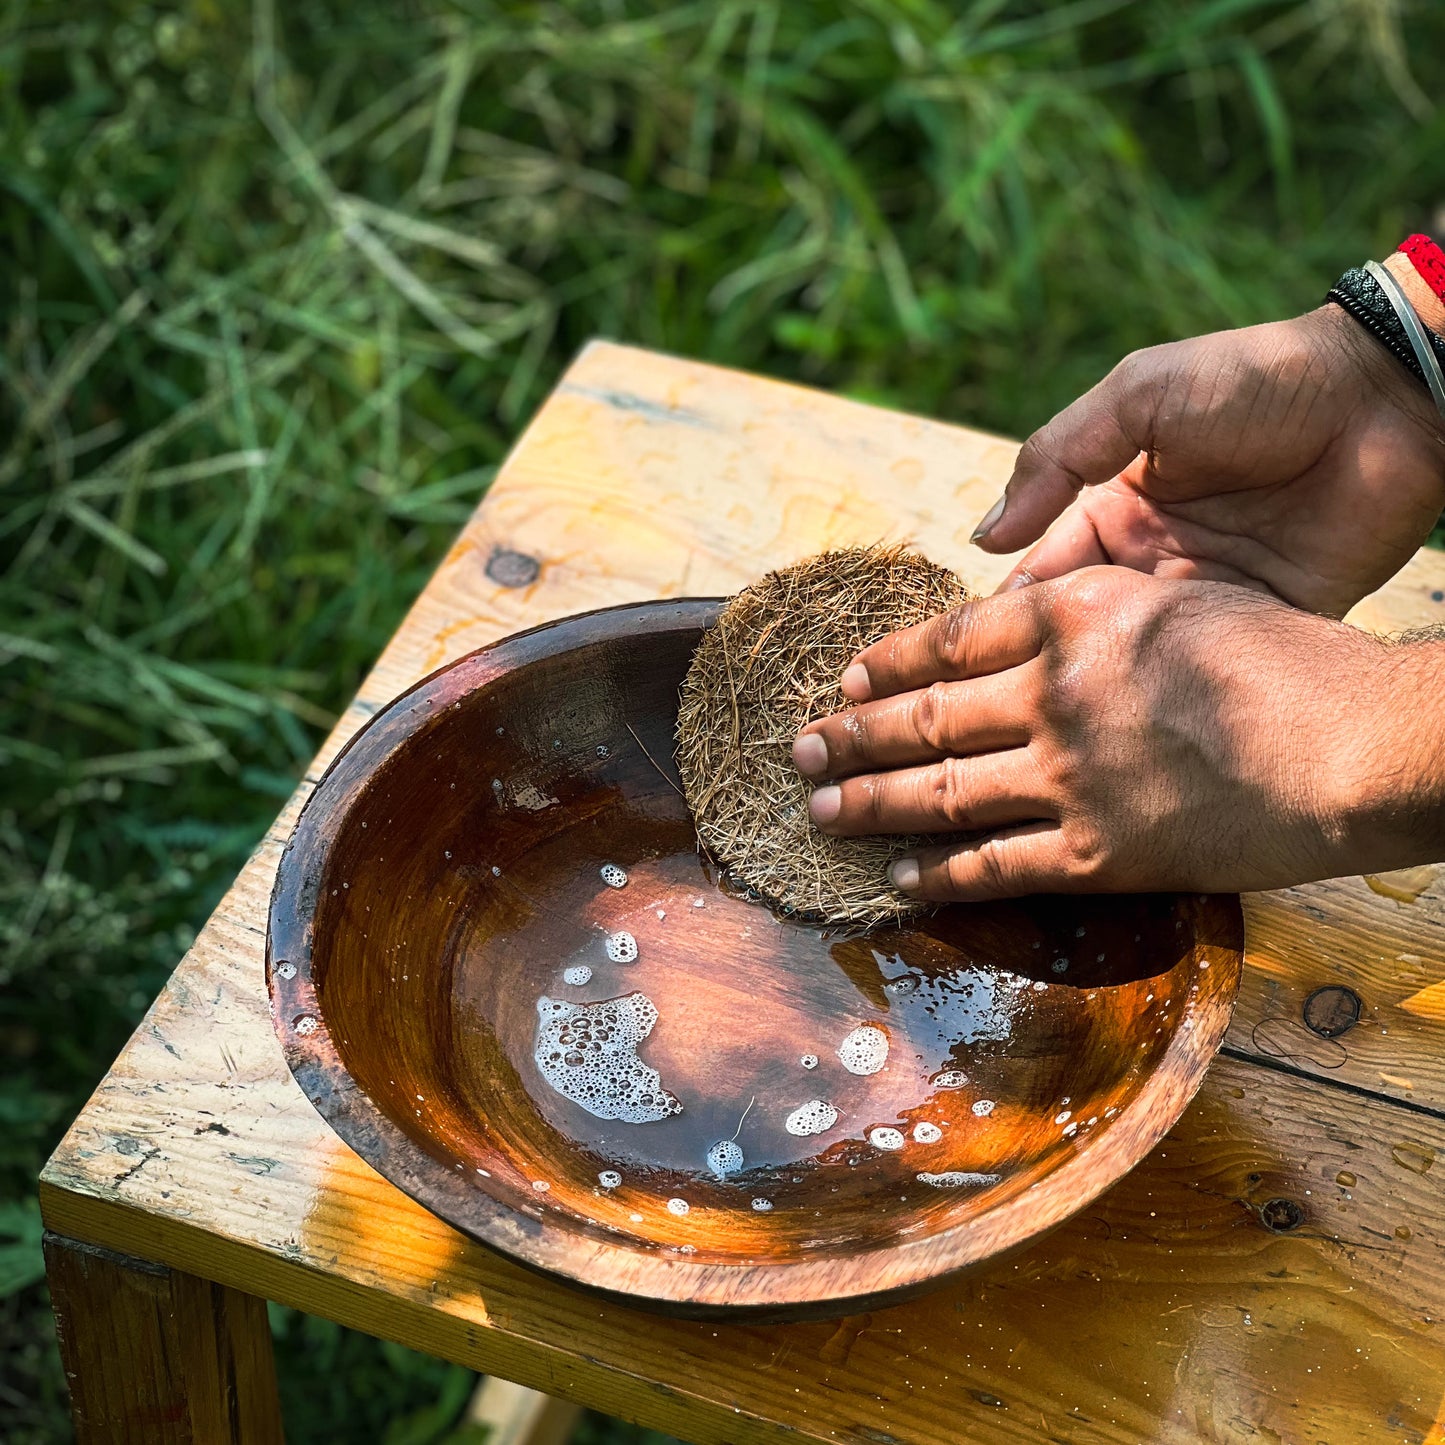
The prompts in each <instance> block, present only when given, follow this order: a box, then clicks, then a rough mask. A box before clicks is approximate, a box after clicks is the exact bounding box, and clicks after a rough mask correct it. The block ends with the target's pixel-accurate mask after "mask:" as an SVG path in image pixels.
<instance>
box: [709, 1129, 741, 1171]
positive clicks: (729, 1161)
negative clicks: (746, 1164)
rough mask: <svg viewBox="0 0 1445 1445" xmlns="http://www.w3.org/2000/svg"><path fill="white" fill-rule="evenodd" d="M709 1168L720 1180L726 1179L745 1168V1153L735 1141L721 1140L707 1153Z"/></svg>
mask: <svg viewBox="0 0 1445 1445" xmlns="http://www.w3.org/2000/svg"><path fill="white" fill-rule="evenodd" d="M707 1167H708V1168H709V1169H711V1170H712V1172H713V1173H714V1174H716V1175H717V1176H718V1178H719V1179H725V1178H726V1177H727V1176H728V1175H729V1174H736V1173H737V1172H738V1170H739V1169H741V1168H742V1167H743V1151H742V1149H741V1148H740V1147H739V1145H738V1144H737V1143H736V1142H735V1141H734V1140H732V1139H719V1140H718V1141H717V1143H716V1144H714V1145H713V1146H712V1148H711V1149H709V1150H708V1151H707Z"/></svg>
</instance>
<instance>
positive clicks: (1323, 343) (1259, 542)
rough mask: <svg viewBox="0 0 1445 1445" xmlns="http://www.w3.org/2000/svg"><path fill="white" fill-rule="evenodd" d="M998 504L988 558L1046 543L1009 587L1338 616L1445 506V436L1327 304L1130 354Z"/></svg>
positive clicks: (1399, 561)
mask: <svg viewBox="0 0 1445 1445" xmlns="http://www.w3.org/2000/svg"><path fill="white" fill-rule="evenodd" d="M1392 269H1393V268H1392ZM1406 269H1407V270H1408V265H1407V266H1406ZM1401 279H1402V281H1403V280H1404V279H1405V278H1403V277H1401ZM1410 284H1412V285H1416V286H1418V285H1419V283H1418V282H1411V283H1410ZM1425 296H1426V297H1427V299H1428V301H1429V302H1430V303H1432V304H1434V305H1435V306H1437V307H1438V306H1439V303H1438V302H1437V301H1435V298H1434V297H1433V296H1431V295H1430V294H1429V292H1428V290H1426V292H1425ZM1422 304H1423V303H1422ZM1430 319H1431V320H1432V321H1434V320H1435V319H1436V318H1435V317H1434V316H1433V315H1432V316H1431V317H1430ZM1001 503H1003V504H1004V507H1003V511H1002V513H1001V514H1000V515H999V516H998V517H997V518H995V519H993V520H992V522H991V523H990V520H989V518H985V521H984V524H983V525H982V526H981V527H980V529H979V532H978V533H977V534H975V540H976V541H977V542H978V545H979V546H980V547H983V548H984V549H985V550H987V551H990V552H1011V551H1014V550H1016V549H1017V548H1019V547H1023V546H1026V545H1027V544H1028V543H1031V542H1037V543H1038V544H1037V545H1036V546H1035V547H1034V548H1033V549H1032V550H1031V551H1030V552H1029V553H1028V554H1027V556H1025V557H1024V558H1023V560H1022V561H1021V562H1019V563H1018V565H1017V566H1016V567H1015V568H1014V570H1013V572H1012V573H1011V574H1010V575H1009V577H1008V579H1007V580H1006V581H1005V583H1004V590H1007V589H1010V588H1014V587H1019V586H1023V585H1026V584H1028V583H1030V582H1035V581H1044V580H1046V579H1048V578H1053V577H1061V576H1063V575H1064V574H1065V573H1068V572H1072V571H1076V570H1078V569H1079V568H1081V567H1088V566H1093V565H1097V564H1102V563H1115V564H1118V565H1121V566H1125V567H1130V568H1133V569H1134V570H1136V571H1139V572H1149V573H1153V574H1155V575H1158V576H1163V577H1194V578H1208V579H1213V580H1217V581H1222V582H1233V583H1236V584H1238V585H1240V586H1245V587H1251V588H1255V589H1258V590H1263V591H1268V592H1271V593H1273V594H1274V595H1275V596H1277V597H1280V598H1282V599H1283V600H1285V601H1286V602H1290V603H1293V604H1294V605H1295V606H1297V607H1303V608H1306V609H1308V610H1309V611H1312V612H1322V613H1325V614H1328V615H1330V616H1342V615H1343V614H1344V613H1345V611H1346V610H1347V609H1348V608H1349V607H1351V606H1352V605H1353V604H1354V603H1355V602H1357V601H1359V599H1360V598H1361V597H1363V596H1365V595H1366V594H1367V593H1369V592H1372V591H1374V590H1375V588H1377V587H1379V586H1380V585H1381V584H1382V583H1384V582H1385V581H1386V580H1387V579H1388V578H1390V577H1391V576H1392V575H1393V574H1394V573H1395V572H1397V571H1398V570H1399V569H1400V567H1402V566H1403V565H1404V564H1405V562H1406V561H1407V560H1408V559H1409V557H1410V555H1411V554H1412V553H1413V552H1414V550H1415V548H1416V547H1418V546H1419V545H1420V544H1421V542H1423V541H1424V540H1425V538H1426V537H1427V536H1428V535H1429V532H1430V529H1431V527H1432V526H1433V525H1434V524H1435V521H1436V519H1437V518H1438V517H1439V515H1440V512H1441V509H1442V507H1445V435H1442V431H1441V420H1440V418H1439V416H1438V415H1437V414H1436V412H1435V410H1434V407H1433V405H1432V403H1431V401H1430V398H1429V395H1428V394H1427V393H1426V392H1425V390H1424V388H1422V387H1421V386H1420V385H1419V384H1418V383H1417V382H1416V381H1415V380H1414V379H1413V378H1412V377H1411V376H1410V375H1409V373H1407V372H1406V371H1405V369H1404V368H1403V367H1402V366H1400V364H1399V363H1398V362H1397V361H1396V360H1395V359H1394V357H1392V356H1391V355H1390V354H1389V353H1388V352H1387V351H1386V350H1385V349H1384V347H1382V346H1380V345H1379V344H1378V343H1377V342H1376V341H1375V340H1374V339H1373V338H1372V337H1370V336H1369V335H1368V334H1367V333H1366V332H1365V331H1364V330H1363V329H1362V328H1361V327H1360V326H1359V324H1358V323H1357V322H1356V321H1354V320H1353V319H1352V318H1351V317H1350V316H1348V315H1347V314H1346V313H1345V312H1344V311H1343V310H1342V309H1341V308H1339V307H1338V306H1334V305H1328V306H1323V307H1321V308H1319V310H1317V311H1312V312H1310V313H1309V314H1308V315H1306V316H1300V317H1297V318H1296V319H1294V320H1292V321H1279V322H1274V323H1271V324H1269V325H1265V326H1251V327H1246V328H1244V329H1243V330H1239V331H1221V332H1216V333H1215V334H1213V335H1211V336H1199V337H1195V338H1193V339H1192V340H1189V341H1177V342H1172V343H1170V344H1168V345H1165V346H1154V347H1150V348H1149V349H1148V350H1146V351H1138V352H1135V353H1134V354H1133V355H1131V356H1128V357H1125V359H1124V360H1123V361H1121V362H1120V363H1119V365H1118V366H1116V367H1115V368H1114V370H1113V371H1111V372H1110V373H1109V375H1108V376H1106V377H1105V378H1104V380H1103V381H1101V382H1100V383H1099V384H1098V385H1097V386H1096V387H1094V388H1093V390H1091V391H1089V392H1087V393H1086V394H1085V395H1084V396H1082V397H1080V398H1079V400H1078V401H1076V402H1074V403H1073V405H1071V406H1069V407H1067V408H1065V410H1063V411H1062V412H1060V413H1059V414H1058V416H1056V417H1055V418H1054V419H1053V420H1052V421H1051V422H1049V423H1048V425H1047V426H1045V427H1043V428H1042V429H1041V430H1040V431H1037V432H1035V433H1034V434H1033V436H1031V437H1030V438H1029V439H1028V440H1027V441H1026V442H1025V443H1024V445H1023V448H1022V450H1021V451H1020V452H1019V456H1018V461H1017V463H1016V464H1015V467H1014V472H1013V476H1012V477H1011V478H1010V480H1009V484H1008V489H1007V491H1006V493H1005V496H1004V498H1002V499H1001ZM990 515H992V514H990ZM1050 524H1052V525H1050ZM1045 528H1047V529H1048V530H1047V532H1046V533H1045ZM1041 534H1042V535H1043V540H1042V541H1039V540H1038V539H1039V537H1040V535H1041Z"/></svg>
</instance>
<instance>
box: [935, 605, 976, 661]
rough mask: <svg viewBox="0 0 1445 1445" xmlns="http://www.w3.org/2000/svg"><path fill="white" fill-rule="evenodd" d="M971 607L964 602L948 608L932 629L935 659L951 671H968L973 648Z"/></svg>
mask: <svg viewBox="0 0 1445 1445" xmlns="http://www.w3.org/2000/svg"><path fill="white" fill-rule="evenodd" d="M972 618H973V608H972V607H971V606H970V605H969V604H968V603H967V602H964V603H962V604H961V605H960V606H958V607H954V608H950V609H949V611H947V612H945V613H944V614H943V616H942V617H941V618H939V620H938V625H937V626H936V628H935V629H934V642H935V646H936V648H937V660H938V662H940V663H941V664H942V665H943V667H944V668H946V669H947V670H949V671H950V672H953V673H958V674H962V673H966V672H967V671H968V662H969V655H970V653H971V651H972V649H973V633H974V626H973V621H972Z"/></svg>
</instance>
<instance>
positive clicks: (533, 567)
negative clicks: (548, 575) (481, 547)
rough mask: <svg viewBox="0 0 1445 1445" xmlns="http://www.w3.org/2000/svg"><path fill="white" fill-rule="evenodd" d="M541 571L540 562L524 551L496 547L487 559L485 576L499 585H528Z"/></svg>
mask: <svg viewBox="0 0 1445 1445" xmlns="http://www.w3.org/2000/svg"><path fill="white" fill-rule="evenodd" d="M541 571H542V564H541V563H540V562H539V561H538V560H537V559H536V558H535V557H531V556H529V555H528V554H527V553H526V552H513V551H510V550H509V549H508V548H506V547H498V548H496V550H495V551H493V553H492V555H491V556H490V557H489V558H488V559H487V576H488V577H490V578H491V579H492V581H493V582H495V583H496V584H497V586H499V587H530V586H531V585H532V583H533V582H535V581H536V580H537V577H538V575H539V574H540V573H541Z"/></svg>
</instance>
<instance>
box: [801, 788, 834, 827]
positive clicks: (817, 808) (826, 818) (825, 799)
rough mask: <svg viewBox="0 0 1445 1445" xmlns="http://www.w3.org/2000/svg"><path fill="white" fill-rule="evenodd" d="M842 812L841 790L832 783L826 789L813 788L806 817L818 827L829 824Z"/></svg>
mask: <svg viewBox="0 0 1445 1445" xmlns="http://www.w3.org/2000/svg"><path fill="white" fill-rule="evenodd" d="M842 811H843V790H842V788H840V787H837V786H836V785H835V784H833V783H829V784H828V786H827V787H826V788H814V789H813V797H812V801H811V802H810V803H809V804H808V816H809V817H810V818H811V819H812V820H813V821H814V822H815V823H817V824H818V825H819V826H822V825H823V824H824V823H831V822H832V821H833V820H834V819H835V818H836V817H837V816H838V814H839V813H841V812H842Z"/></svg>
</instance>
